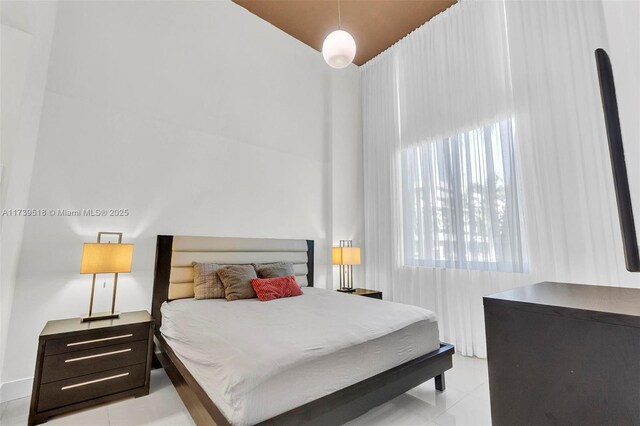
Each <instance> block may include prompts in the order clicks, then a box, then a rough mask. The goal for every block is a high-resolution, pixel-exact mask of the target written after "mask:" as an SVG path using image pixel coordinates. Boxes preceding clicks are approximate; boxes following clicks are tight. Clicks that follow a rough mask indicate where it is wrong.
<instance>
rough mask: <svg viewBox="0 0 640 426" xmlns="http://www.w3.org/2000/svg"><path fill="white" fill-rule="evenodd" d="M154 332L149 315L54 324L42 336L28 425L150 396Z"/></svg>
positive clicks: (125, 315)
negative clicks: (71, 412) (104, 405)
mask: <svg viewBox="0 0 640 426" xmlns="http://www.w3.org/2000/svg"><path fill="white" fill-rule="evenodd" d="M153 327H154V323H153V320H152V318H151V315H150V314H149V313H148V312H147V311H138V312H126V313H122V314H120V318H117V319H110V320H100V321H92V322H85V323H83V322H81V321H80V318H71V319H65V320H56V321H49V322H48V323H47V325H46V326H45V327H44V329H43V330H42V333H40V339H39V343H38V358H37V360H36V370H35V375H34V381H33V393H32V395H31V409H30V412H29V424H30V425H34V424H39V423H43V422H46V421H47V419H48V418H49V417H51V416H54V415H57V414H62V413H66V412H69V411H73V410H77V409H80V408H87V407H90V406H93V405H96V404H100V403H103V402H107V401H111V400H114V399H118V398H122V397H126V396H135V397H138V396H143V395H147V394H148V393H149V372H150V367H151V356H152V353H153Z"/></svg>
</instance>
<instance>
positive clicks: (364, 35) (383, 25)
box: [233, 0, 456, 65]
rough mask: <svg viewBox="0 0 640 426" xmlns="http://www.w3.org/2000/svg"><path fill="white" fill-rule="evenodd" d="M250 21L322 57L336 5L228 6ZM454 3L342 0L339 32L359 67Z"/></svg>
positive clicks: (263, 2)
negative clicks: (351, 43)
mask: <svg viewBox="0 0 640 426" xmlns="http://www.w3.org/2000/svg"><path fill="white" fill-rule="evenodd" d="M233 1H234V2H235V3H237V4H239V5H240V6H242V7H244V8H246V9H247V10H249V11H250V12H251V13H253V14H254V15H257V16H259V17H260V18H262V19H264V20H265V21H267V22H270V23H271V24H273V25H275V26H276V27H278V28H280V29H281V30H282V31H284V32H286V33H288V34H290V35H292V36H293V37H295V38H297V39H298V40H300V41H301V42H303V43H305V44H307V45H309V46H311V47H313V48H314V49H316V50H318V51H321V50H322V42H323V41H324V39H325V37H326V36H327V35H328V34H329V33H330V32H332V31H333V30H336V29H337V27H338V2H337V0H335V1H333V0H233ZM455 3H456V0H341V1H340V9H341V15H342V29H343V30H345V31H348V32H349V33H351V35H352V36H353V38H355V40H356V46H357V49H356V57H355V59H354V61H353V62H354V63H355V64H356V65H362V64H364V63H365V62H367V61H368V60H369V59H371V58H373V57H375V56H376V55H378V54H379V53H381V52H383V51H384V50H386V49H387V48H388V47H390V46H391V45H393V44H394V43H395V42H397V41H398V40H400V39H401V38H402V37H404V36H406V35H407V34H409V33H410V32H411V31H413V30H414V29H416V28H418V27H419V26H420V25H422V24H424V23H425V22H427V21H428V20H429V19H431V18H432V17H433V16H435V15H437V14H438V13H440V12H442V11H443V10H445V9H447V8H448V7H449V6H451V5H453V4H455Z"/></svg>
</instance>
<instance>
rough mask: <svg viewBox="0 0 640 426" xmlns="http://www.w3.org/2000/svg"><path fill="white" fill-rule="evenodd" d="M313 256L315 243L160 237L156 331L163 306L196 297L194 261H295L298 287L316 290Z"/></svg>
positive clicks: (155, 283)
mask: <svg viewBox="0 0 640 426" xmlns="http://www.w3.org/2000/svg"><path fill="white" fill-rule="evenodd" d="M313 254H314V252H313V241H312V240H280V239H267V238H223V237H189V236H177V235H176V236H173V235H158V241H157V245H156V265H155V273H154V281H153V302H152V309H151V310H152V316H153V318H154V319H155V322H156V327H157V328H156V330H157V329H158V328H159V327H160V324H161V319H162V318H161V315H160V306H161V305H162V303H164V302H165V301H167V300H169V301H170V300H175V299H184V298H190V297H193V266H192V262H213V263H221V264H250V263H271V262H291V263H293V267H294V272H295V276H296V281H297V282H298V284H300V285H301V286H310V287H312V286H313V257H314V256H313Z"/></svg>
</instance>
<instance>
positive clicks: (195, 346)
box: [160, 287, 439, 425]
mask: <svg viewBox="0 0 640 426" xmlns="http://www.w3.org/2000/svg"><path fill="white" fill-rule="evenodd" d="M302 290H303V292H304V294H303V295H302V296H299V297H292V298H286V299H278V300H273V301H269V302H260V301H259V300H258V299H248V300H238V301H233V302H227V301H225V300H220V299H210V300H195V299H183V300H175V301H172V302H170V303H165V304H163V306H162V327H161V329H160V330H161V332H162V334H163V336H164V337H165V339H166V341H167V343H168V344H169V345H170V346H171V348H172V349H173V350H174V352H175V353H176V355H177V356H178V358H180V360H181V361H182V362H183V363H184V365H185V366H186V367H187V369H188V370H189V371H190V372H191V373H192V374H193V376H194V377H195V378H196V380H197V381H198V383H199V384H200V385H201V386H202V387H203V388H204V390H205V391H206V392H207V394H208V395H209V397H210V398H211V399H212V400H213V402H214V403H215V404H216V405H217V406H218V408H219V409H220V410H221V411H222V413H223V414H224V415H225V417H226V418H227V419H228V420H229V421H230V422H231V423H232V424H234V425H235V424H237V425H245V424H255V423H258V422H260V421H263V420H266V419H268V418H270V417H273V416H276V415H278V414H281V413H283V412H285V411H288V410H290V409H292V408H295V407H297V406H300V405H303V404H305V403H307V402H309V401H312V400H314V399H317V398H320V397H322V396H325V395H327V394H329V393H332V392H335V391H336V390H339V389H342V388H344V387H346V386H349V385H352V384H354V383H356V382H358V381H361V380H363V379H365V378H367V377H371V376H373V375H375V374H378V373H380V372H382V371H385V370H388V369H389V368H392V367H394V366H396V365H399V364H402V363H404V362H406V361H409V360H411V359H414V358H416V357H418V356H420V355H424V354H426V353H429V352H431V351H433V350H436V349H437V348H438V347H439V338H438V325H437V322H436V318H435V315H434V314H433V313H432V312H430V311H427V310H426V309H422V308H419V307H416V306H409V305H402V304H398V303H391V302H386V301H380V300H375V299H369V298H366V297H360V296H353V295H349V294H341V293H338V292H335V291H328V290H322V289H317V288H312V287H303V289H302Z"/></svg>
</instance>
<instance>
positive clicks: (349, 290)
mask: <svg viewBox="0 0 640 426" xmlns="http://www.w3.org/2000/svg"><path fill="white" fill-rule="evenodd" d="M338 291H341V292H342V293H353V292H354V291H356V289H355V288H339V289H338Z"/></svg>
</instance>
